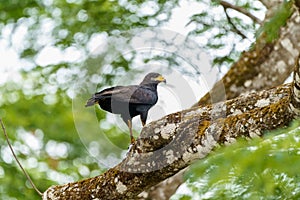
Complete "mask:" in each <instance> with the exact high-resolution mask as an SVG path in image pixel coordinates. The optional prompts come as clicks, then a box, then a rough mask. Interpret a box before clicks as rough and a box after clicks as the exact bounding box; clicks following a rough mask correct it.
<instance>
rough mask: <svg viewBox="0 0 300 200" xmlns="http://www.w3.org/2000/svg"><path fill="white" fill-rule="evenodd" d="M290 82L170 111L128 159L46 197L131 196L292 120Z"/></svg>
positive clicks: (151, 126)
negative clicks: (243, 139) (215, 152)
mask: <svg viewBox="0 0 300 200" xmlns="http://www.w3.org/2000/svg"><path fill="white" fill-rule="evenodd" d="M290 87H291V85H283V86H281V87H278V88H274V89H272V90H268V91H262V92H260V93H251V94H247V95H244V96H241V97H239V98H236V99H232V100H229V101H226V102H224V103H218V104H215V105H207V106H204V107H196V108H192V109H189V110H184V111H182V112H178V113H174V114H171V115H167V116H165V117H163V118H162V119H160V120H158V121H155V122H152V123H150V124H149V125H147V126H145V127H144V129H143V131H142V133H141V135H140V137H139V138H138V139H137V141H136V143H135V144H134V145H133V146H132V148H131V149H130V151H129V152H128V154H127V156H126V158H125V159H124V160H123V161H122V162H121V163H120V164H119V165H117V166H115V167H114V168H111V169H109V170H108V171H107V172H105V173H104V174H102V175H100V176H97V177H94V178H90V179H86V180H82V181H79V182H75V183H68V184H65V185H60V186H53V187H50V188H49V189H48V190H47V191H45V192H44V197H43V199H133V198H136V197H137V195H138V194H139V193H141V192H142V191H144V190H146V189H149V188H150V187H151V186H153V185H155V184H157V183H159V182H161V181H162V180H164V179H166V178H168V177H170V176H172V175H174V174H175V173H177V172H178V171H180V170H181V169H183V168H185V167H187V166H188V165H189V164H190V163H191V162H192V161H194V160H196V159H199V158H204V157H205V156H207V155H208V154H209V153H210V152H211V151H212V150H213V149H214V148H215V147H216V146H217V145H223V144H230V143H232V142H234V141H235V140H236V138H237V137H249V138H252V137H258V136H260V135H261V134H262V133H263V132H264V131H266V130H271V129H274V128H278V127H282V126H284V125H286V124H287V123H289V122H290V121H291V119H292V118H293V113H292V112H291V110H290V109H289V108H290V107H289V102H290V94H291V92H290Z"/></svg>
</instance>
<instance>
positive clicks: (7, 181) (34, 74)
mask: <svg viewBox="0 0 300 200" xmlns="http://www.w3.org/2000/svg"><path fill="white" fill-rule="evenodd" d="M191 2H194V3H195V2H196V3H198V4H199V5H201V6H203V8H204V9H203V10H200V11H199V12H198V13H196V14H195V15H194V16H192V17H191V19H190V23H189V24H187V26H190V25H191V26H192V27H193V28H192V31H191V32H190V34H189V36H188V38H190V37H195V38H196V41H197V42H199V44H200V45H201V46H202V47H203V48H204V49H205V50H207V51H208V52H209V53H210V54H211V55H212V56H213V58H214V63H215V65H217V66H228V65H229V64H230V63H232V62H233V61H234V60H235V59H236V58H237V57H238V56H239V54H240V52H241V51H243V50H245V49H246V48H247V47H248V46H249V45H248V44H250V43H251V42H252V41H253V40H254V32H255V31H256V30H257V28H258V25H257V24H255V23H253V22H252V21H251V20H250V21H249V20H246V21H245V20H244V19H243V18H242V17H241V15H235V14H234V12H232V13H229V15H230V17H231V19H232V22H233V23H234V24H235V26H236V27H238V28H239V30H240V31H242V32H243V33H244V34H246V33H247V34H249V35H247V37H248V38H246V39H245V38H242V37H241V36H239V35H237V34H236V33H232V28H233V26H232V24H230V23H229V22H228V20H227V19H226V16H225V14H224V12H223V10H222V9H220V5H219V2H218V1H214V2H213V3H211V1H208V0H204V1H191ZM255 2H258V1H250V0H248V1H242V0H241V1H237V2H236V3H237V5H238V6H241V7H243V8H245V9H247V10H250V11H253V12H257V11H261V10H264V9H263V7H262V6H257V4H255ZM179 3H180V1H178V0H172V1H165V0H154V1H140V0H137V1H128V0H119V1H117V0H99V1H91V0H42V1H41V0H13V1H6V0H0V9H1V13H0V42H1V45H2V44H3V43H2V42H3V41H5V42H4V44H6V45H3V46H5V47H3V48H7V49H13V50H14V51H15V52H16V53H17V54H18V58H19V60H20V62H19V64H18V65H20V66H15V67H16V68H17V69H18V70H17V72H16V73H12V74H13V75H11V74H10V73H8V74H9V76H8V77H6V79H5V80H6V81H3V80H4V75H5V74H6V73H5V72H6V71H5V70H8V71H9V70H14V69H10V68H9V69H6V68H5V69H4V70H3V71H2V67H1V69H0V72H1V80H0V95H1V98H0V106H1V107H0V117H1V118H3V120H4V122H5V124H6V127H7V130H8V134H9V137H10V139H11V140H12V143H13V147H14V149H15V150H16V153H17V155H18V157H19V158H20V159H21V162H22V163H23V164H24V166H25V168H26V169H27V171H28V172H29V174H30V175H31V176H32V178H33V180H34V182H35V183H36V184H37V186H38V188H40V189H41V190H42V191H44V190H45V189H46V188H48V187H49V186H51V185H52V184H61V183H65V182H68V181H73V180H79V179H81V178H86V177H91V176H95V175H98V174H100V173H101V172H102V171H104V170H105V169H106V168H107V167H109V166H110V165H114V164H116V163H117V162H118V161H119V160H120V159H121V158H122V157H123V156H124V154H125V153H126V150H127V147H128V143H129V137H128V134H125V132H126V131H127V130H126V129H124V130H123V129H122V126H121V125H119V124H118V122H117V121H113V123H110V124H109V123H107V121H108V120H109V119H111V116H109V114H106V113H105V112H103V111H102V110H98V109H97V108H95V110H93V109H89V110H86V109H85V108H84V107H83V105H84V104H85V102H84V101H85V100H86V99H87V98H88V97H89V96H90V94H91V93H93V92H95V90H97V89H100V88H102V87H104V86H106V85H113V84H115V83H116V80H117V79H118V78H119V79H120V78H122V77H125V76H124V75H125V74H126V75H127V76H126V77H129V78H128V80H125V81H128V82H129V81H132V80H133V79H136V76H137V74H138V73H139V72H140V71H141V70H140V69H139V65H138V64H140V63H139V62H136V60H135V58H136V57H142V56H140V55H139V54H137V52H136V51H134V49H133V50H132V51H131V53H128V54H126V55H125V54H124V52H122V49H123V48H122V45H128V44H129V43H130V41H124V40H125V39H127V40H128V38H130V37H128V36H127V37H124V34H126V31H131V30H132V29H135V28H149V27H160V26H162V25H164V23H165V22H167V21H168V20H169V19H170V17H171V15H172V11H173V9H174V8H175V7H177V6H178V5H179ZM207 10H214V11H218V12H217V14H216V12H206V11H207ZM179 23H181V22H179ZM124 32H125V33H124ZM99 37H100V38H101V39H99ZM99 40H100V41H106V42H107V41H109V42H110V43H109V42H107V43H109V44H110V45H108V44H107V43H103V44H102V43H100V44H98V43H97V42H99ZM247 41H248V42H247ZM94 43H97V44H98V46H97V47H98V48H100V53H99V52H98V51H97V49H96V50H95V49H93V48H95V47H94V46H93V44H94ZM245 44H246V45H245ZM166 45H169V44H166ZM49 48H51V49H52V50H53V49H54V50H55V51H58V52H59V53H60V54H63V55H66V54H68V53H69V54H70V52H71V54H72V55H71V56H69V57H68V58H60V59H58V58H53V56H52V55H51V53H47V51H46V50H47V49H49ZM45 52H46V53H45ZM101 52H102V53H101ZM103 52H104V53H103ZM224 52H225V53H224ZM77 54H78V55H79V56H76V55H77ZM41 55H44V57H46V58H47V59H48V61H47V62H41V61H40V59H39V57H41ZM107 55H109V56H107ZM70 57H71V58H70ZM107 57H109V58H107ZM174 57H176V55H171V56H170V55H167V56H165V55H163V56H162V55H161V54H153V55H150V56H149V55H148V57H143V59H144V60H143V61H144V63H149V61H150V60H155V59H157V60H159V61H160V62H163V61H166V63H168V65H169V66H170V67H174V66H176V67H177V65H178V66H179V67H181V68H182V70H185V67H184V66H182V63H180V62H179V61H178V60H176V58H174ZM107 60H109V61H107ZM137 63H138V64H137ZM4 67H5V66H4ZM129 72H131V73H129ZM193 73H194V72H193ZM193 75H194V76H198V74H196V73H194V74H193ZM128 82H127V83H128ZM84 109H85V110H84ZM95 113H96V116H95ZM97 121H98V122H99V123H98V124H97V123H95V122H97ZM112 124H114V125H113V126H112ZM120 127H121V128H120ZM126 133H127V132H126ZM108 144H109V145H108ZM0 147H1V148H0V155H1V156H0V181H1V184H0V191H1V192H0V199H40V197H38V195H37V194H36V193H35V192H34V191H33V190H32V189H31V188H30V186H29V184H28V183H27V182H26V179H25V177H24V176H23V175H22V173H21V172H20V171H19V170H18V167H17V166H16V165H15V162H14V161H13V160H12V157H11V154H10V152H9V151H8V147H7V144H6V143H5V141H4V139H3V137H0ZM107 163H109V165H108V164H107ZM185 199H189V197H185Z"/></svg>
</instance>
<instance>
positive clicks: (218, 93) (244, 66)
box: [144, 0, 300, 200]
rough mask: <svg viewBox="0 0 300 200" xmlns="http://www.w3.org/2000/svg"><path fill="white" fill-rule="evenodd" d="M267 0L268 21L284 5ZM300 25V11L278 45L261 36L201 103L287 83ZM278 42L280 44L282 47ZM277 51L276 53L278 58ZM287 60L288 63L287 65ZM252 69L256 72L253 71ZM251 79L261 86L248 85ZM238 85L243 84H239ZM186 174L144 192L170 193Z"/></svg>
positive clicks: (281, 35) (171, 178) (278, 41)
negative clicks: (267, 42) (287, 49)
mask: <svg viewBox="0 0 300 200" xmlns="http://www.w3.org/2000/svg"><path fill="white" fill-rule="evenodd" d="M263 3H264V2H263ZM265 3H266V4H267V5H266V7H267V8H268V11H267V15H266V19H265V21H268V19H269V18H270V17H272V13H273V14H274V10H276V9H277V8H278V5H280V4H281V3H282V1H266V2H265ZM295 4H296V5H297V6H298V7H299V5H300V3H299V0H297V1H295ZM298 10H299V8H298ZM295 12H296V11H295ZM294 26H297V27H294ZM290 29H293V31H290ZM299 29H300V27H299V16H298V12H296V13H294V14H293V15H292V16H291V18H290V19H289V20H288V21H287V25H286V26H285V27H282V30H281V33H280V37H279V39H278V40H277V41H275V42H274V44H275V46H276V48H274V46H273V45H274V44H269V45H270V47H268V45H267V44H264V42H263V41H264V40H265V38H264V37H262V36H261V37H260V38H258V40H257V43H256V44H255V46H254V48H253V49H252V50H249V51H248V52H245V53H243V54H242V55H241V58H240V59H239V60H238V61H237V62H236V63H235V64H233V65H232V67H231V70H230V71H229V72H228V73H227V74H226V75H225V77H224V78H223V79H222V80H221V81H219V82H218V83H217V84H216V85H215V86H214V88H213V90H212V92H210V93H208V94H206V95H205V96H204V97H203V98H202V99H201V100H200V101H199V102H198V104H197V105H206V104H208V103H210V102H219V101H223V100H225V98H224V97H226V98H227V99H230V98H234V97H237V96H239V95H240V94H241V93H245V92H250V91H255V90H262V89H268V88H270V87H274V86H277V85H278V84H281V83H283V82H284V80H285V79H286V78H287V77H288V76H289V73H290V72H291V71H292V69H293V64H291V60H292V59H294V57H295V56H296V54H297V51H298V50H299V37H298V38H295V37H294V34H295V32H294V31H296V30H298V31H299ZM298 33H299V32H297V34H298ZM289 41H290V42H289ZM263 44H264V45H263ZM285 44H292V46H293V47H292V48H294V49H297V50H296V51H294V50H291V52H294V53H288V52H289V51H288V52H287V54H285V53H286V52H285V51H286V50H285V48H286V47H285V46H286V45H285ZM277 46H280V48H278V47H277ZM264 48H266V49H264ZM261 52H263V53H261ZM271 52H272V55H271V56H269V53H271ZM273 55H275V57H274V58H273ZM281 59H282V60H281ZM246 61H249V62H246ZM276 62H278V63H281V64H280V65H281V66H282V68H283V69H285V70H286V72H287V73H284V74H281V70H278V69H276V68H274V66H275V63H276ZM285 63H288V64H287V65H286V64H285ZM261 68H263V70H261ZM252 70H253V72H255V73H250V72H251V71H252ZM276 70H277V71H276ZM269 71H271V72H272V73H271V74H270V75H268V73H269ZM278 72H279V73H278ZM265 77H268V78H265ZM271 77H272V78H271ZM270 78H271V79H270ZM252 79H253V81H252ZM223 80H228V82H226V83H225V84H224V85H223ZM270 80H271V81H270ZM273 80H274V81H273ZM251 82H252V83H255V85H256V86H260V87H253V86H252V87H246V86H248V84H249V83H251ZM237 85H238V86H239V87H237ZM240 86H242V87H240ZM230 88H233V89H235V88H238V90H237V91H235V92H232V91H231V90H230ZM225 92H226V93H225ZM182 177H183V176H182V173H180V174H176V175H175V176H172V177H170V178H169V179H167V180H165V181H164V182H163V183H161V184H159V185H157V186H154V187H152V188H151V191H149V192H144V196H148V198H149V199H151V198H153V197H154V198H155V196H157V195H155V194H156V193H155V188H156V189H157V191H158V192H157V193H158V194H159V193H160V192H161V191H163V190H164V188H165V190H166V192H167V193H168V194H171V193H172V192H171V191H170V188H177V187H178V186H179V185H180V184H182V183H183V178H182ZM180 180H181V181H180ZM174 192H175V190H174V191H173V193H174ZM144 199H146V198H144ZM165 199H168V198H165ZM161 200H163V198H161Z"/></svg>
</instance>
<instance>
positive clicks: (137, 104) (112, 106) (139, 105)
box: [85, 73, 166, 143]
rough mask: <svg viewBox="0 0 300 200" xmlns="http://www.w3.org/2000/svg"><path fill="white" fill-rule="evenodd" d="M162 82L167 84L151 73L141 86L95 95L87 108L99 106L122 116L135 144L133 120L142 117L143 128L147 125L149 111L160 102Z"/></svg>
mask: <svg viewBox="0 0 300 200" xmlns="http://www.w3.org/2000/svg"><path fill="white" fill-rule="evenodd" d="M161 82H164V83H166V80H165V78H164V77H163V76H162V75H160V74H158V73H149V74H147V75H146V76H145V78H144V80H143V81H142V82H141V83H140V84H139V85H129V86H115V87H111V88H107V89H104V90H102V91H100V92H97V93H95V94H94V95H93V97H92V98H90V99H89V100H88V101H87V103H86V105H85V106H86V107H88V106H92V105H94V104H99V105H100V107H101V108H102V109H103V110H106V111H108V112H111V113H114V114H120V115H121V117H122V119H123V121H124V122H125V123H126V124H127V125H128V127H129V131H130V140H131V143H133V142H134V141H135V140H134V137H133V135H132V118H133V117H135V116H137V115H140V118H141V121H142V124H143V126H144V125H145V124H146V120H147V115H148V111H149V109H150V108H151V107H152V106H154V105H155V104H156V102H157V100H158V97H157V85H158V84H159V83H161Z"/></svg>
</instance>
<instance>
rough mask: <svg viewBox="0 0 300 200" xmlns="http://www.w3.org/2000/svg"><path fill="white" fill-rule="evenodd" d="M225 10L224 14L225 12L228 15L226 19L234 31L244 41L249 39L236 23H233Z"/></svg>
mask: <svg viewBox="0 0 300 200" xmlns="http://www.w3.org/2000/svg"><path fill="white" fill-rule="evenodd" d="M223 8H224V12H225V15H226V18H227V20H228V22H229V24H231V26H232V28H233V31H234V32H235V33H237V34H239V35H240V36H241V37H242V38H243V39H245V38H247V37H246V35H244V34H243V33H242V32H241V31H240V30H239V29H238V28H237V27H236V26H235V25H234V23H233V22H232V21H231V18H230V17H229V15H228V13H227V10H226V8H225V7H223Z"/></svg>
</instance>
